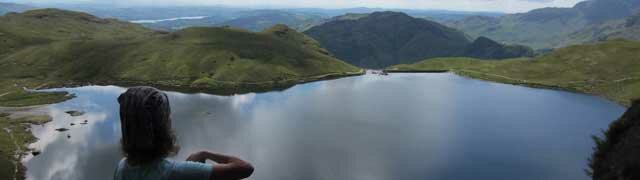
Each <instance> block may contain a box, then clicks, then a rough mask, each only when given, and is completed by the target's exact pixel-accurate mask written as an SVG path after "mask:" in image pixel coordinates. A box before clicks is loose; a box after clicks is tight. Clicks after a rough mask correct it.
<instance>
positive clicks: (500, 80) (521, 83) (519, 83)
mask: <svg viewBox="0 0 640 180" xmlns="http://www.w3.org/2000/svg"><path fill="white" fill-rule="evenodd" d="M384 72H388V73H454V74H456V75H459V76H462V77H467V78H472V79H476V80H483V81H489V82H495V83H500V84H509V85H515V86H524V87H530V88H539V89H549V90H558V91H566V92H572V93H579V94H585V95H592V96H598V97H603V98H605V99H607V100H609V101H612V102H615V103H616V104H619V105H621V106H624V107H627V108H628V107H630V104H627V103H625V102H622V101H620V100H616V99H615V98H612V97H608V96H606V95H604V94H596V93H590V92H586V91H581V90H579V89H576V88H571V87H564V86H559V85H550V84H542V83H535V82H527V81H526V80H519V81H516V80H513V79H512V80H507V79H504V78H489V77H486V76H482V77H481V76H474V75H471V74H472V73H468V72H467V73H465V72H464V70H453V69H451V70H415V71H414V70H384Z"/></svg>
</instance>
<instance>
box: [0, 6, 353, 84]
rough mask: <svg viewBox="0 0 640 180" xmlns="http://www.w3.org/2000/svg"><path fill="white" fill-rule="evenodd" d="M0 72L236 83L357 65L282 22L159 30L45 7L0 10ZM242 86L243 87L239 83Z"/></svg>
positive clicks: (343, 70) (310, 75) (336, 71)
mask: <svg viewBox="0 0 640 180" xmlns="http://www.w3.org/2000/svg"><path fill="white" fill-rule="evenodd" d="M0 32H4V34H11V35H5V36H2V37H4V38H6V39H7V42H14V43H9V44H8V45H5V46H7V47H9V46H10V48H0V49H5V51H4V53H2V55H1V56H0V69H3V70H5V71H2V72H0V78H1V79H33V80H35V81H41V82H44V81H47V82H50V84H51V83H53V84H54V85H59V84H66V83H69V82H73V83H113V84H153V85H160V86H166V87H172V88H190V89H207V90H213V91H216V90H225V91H237V90H242V89H245V88H250V86H257V87H258V88H269V87H280V86H285V85H292V84H294V83H298V82H300V81H306V80H314V79H316V78H318V77H319V76H323V75H345V74H349V73H355V72H359V69H358V68H355V67H353V66H351V65H348V64H346V63H343V62H341V61H339V60H337V59H335V58H333V57H331V56H329V55H328V53H327V52H326V50H324V49H322V48H320V46H319V43H318V42H316V41H315V40H313V39H311V38H308V37H306V36H304V35H303V34H300V33H297V32H295V31H294V30H291V29H289V28H288V27H286V26H282V25H279V26H275V27H273V28H269V29H267V30H265V31H264V32H260V33H253V32H248V31H244V30H239V29H233V28H187V29H184V30H181V31H178V32H174V33H170V34H167V33H158V32H153V31H151V30H148V29H145V28H143V27H142V26H139V25H136V24H132V23H126V22H120V21H117V20H105V19H99V18H96V17H94V16H91V15H89V14H84V13H76V12H69V11H61V10H55V9H45V10H37V11H29V12H26V13H21V14H15V13H14V14H10V15H7V16H4V17H0ZM242 86H246V87H242Z"/></svg>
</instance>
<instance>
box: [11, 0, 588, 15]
mask: <svg viewBox="0 0 640 180" xmlns="http://www.w3.org/2000/svg"><path fill="white" fill-rule="evenodd" d="M13 1H14V2H31V3H78V2H99V3H112V4H116V5H124V6H138V5H162V6H172V5H230V6H253V7H256V6H258V7H274V8H275V7H318V8H350V7H372V8H375V7H380V8H410V9H446V10H464V11H501V12H525V11H529V10H531V9H536V8H542V7H571V6H573V5H575V4H576V3H578V2H580V1H582V0H351V1H347V0H304V1H301V0H243V1H240V0H13Z"/></svg>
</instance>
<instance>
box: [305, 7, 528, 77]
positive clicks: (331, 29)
mask: <svg viewBox="0 0 640 180" xmlns="http://www.w3.org/2000/svg"><path fill="white" fill-rule="evenodd" d="M304 33H305V34H307V35H309V36H311V37H313V38H314V39H316V40H318V41H319V42H320V43H321V44H322V45H323V46H324V47H326V48H327V49H328V50H329V51H330V52H331V53H333V54H334V55H335V56H336V57H338V58H340V59H342V60H345V61H346V62H348V63H350V64H353V65H357V66H360V67H367V68H384V67H387V66H390V65H395V64H404V63H413V62H416V61H419V60H423V59H428V58H433V57H451V56H468V57H477V58H485V59H500V58H512V57H520V56H529V55H533V52H532V50H531V49H530V48H527V47H523V46H506V45H503V44H500V43H497V42H495V41H492V40H491V39H488V38H478V39H477V40H476V41H474V42H471V41H470V39H469V38H468V37H467V36H466V35H465V34H464V33H462V32H461V31H458V30H455V29H452V28H449V27H446V26H444V25H442V24H439V23H436V22H433V21H429V20H425V19H421V18H414V17H411V16H409V15H407V14H405V13H400V12H375V13H371V14H369V15H366V16H362V15H358V14H351V15H348V16H347V17H338V18H334V20H333V21H329V22H326V23H323V24H321V25H318V26H315V27H312V28H310V29H309V30H307V31H305V32H304Z"/></svg>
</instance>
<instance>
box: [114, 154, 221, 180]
mask: <svg viewBox="0 0 640 180" xmlns="http://www.w3.org/2000/svg"><path fill="white" fill-rule="evenodd" d="M212 170H213V165H211V164H204V163H198V162H190V161H170V160H166V159H163V160H159V161H156V162H153V163H149V164H145V165H140V166H131V165H129V164H127V159H126V158H124V159H122V160H120V163H119V164H118V168H116V171H115V173H114V175H113V179H114V180H183V179H193V180H209V176H211V171H212Z"/></svg>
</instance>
